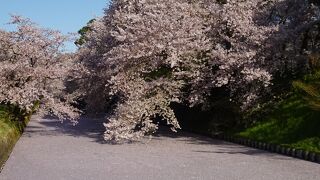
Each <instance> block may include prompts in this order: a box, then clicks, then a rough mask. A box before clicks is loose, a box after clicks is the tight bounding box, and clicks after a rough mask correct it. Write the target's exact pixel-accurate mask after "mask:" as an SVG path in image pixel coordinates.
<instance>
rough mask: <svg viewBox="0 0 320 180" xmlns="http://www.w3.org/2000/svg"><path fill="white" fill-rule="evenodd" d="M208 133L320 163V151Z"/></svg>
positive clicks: (213, 136)
mask: <svg viewBox="0 0 320 180" xmlns="http://www.w3.org/2000/svg"><path fill="white" fill-rule="evenodd" d="M207 135H209V136H210V137H211V138H215V139H221V140H224V141H228V142H232V143H236V144H241V145H244V146H249V147H253V148H256V149H261V150H265V151H269V152H273V153H277V154H281V155H285V156H290V157H294V158H298V159H302V160H306V161H310V162H314V163H319V164H320V153H316V152H310V151H305V150H301V149H294V148H290V147H285V146H281V145H277V144H272V143H266V142H261V141H255V140H250V139H246V138H242V137H234V136H228V135H223V134H220V135H213V134H207Z"/></svg>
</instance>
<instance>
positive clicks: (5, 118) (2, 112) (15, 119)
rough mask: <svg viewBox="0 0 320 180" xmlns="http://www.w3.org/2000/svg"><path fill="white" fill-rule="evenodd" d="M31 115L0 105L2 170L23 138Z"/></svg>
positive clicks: (0, 157) (0, 159)
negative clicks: (21, 137)
mask: <svg viewBox="0 0 320 180" xmlns="http://www.w3.org/2000/svg"><path fill="white" fill-rule="evenodd" d="M29 119H30V114H26V113H24V112H22V111H20V110H19V109H18V108H16V107H14V106H10V105H0V168H1V167H2V166H3V165H4V163H5V161H6V160H7V159H8V157H9V155H10V153H11V151H12V149H13V147H14V145H15V144H16V142H17V141H18V139H19V137H20V136H21V134H22V132H23V130H24V128H25V126H26V124H27V122H28V121H29Z"/></svg>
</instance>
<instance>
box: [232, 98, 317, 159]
mask: <svg viewBox="0 0 320 180" xmlns="http://www.w3.org/2000/svg"><path fill="white" fill-rule="evenodd" d="M236 135H237V136H240V137H246V138H249V139H253V140H258V141H263V142H269V143H275V144H279V145H284V146H287V147H292V148H296V149H303V150H308V151H313V152H318V153H320V112H319V111H316V110H314V109H312V108H311V107H310V106H309V104H308V102H306V99H305V98H304V97H303V96H302V95H300V94H299V93H294V95H292V96H291V97H289V98H287V99H285V100H283V101H282V102H279V103H278V104H276V105H275V106H274V109H273V111H272V112H271V113H270V114H269V115H267V116H265V117H264V118H263V119H261V120H259V121H258V122H257V123H255V124H253V125H252V126H251V127H249V128H247V129H244V130H242V131H240V132H238V133H236Z"/></svg>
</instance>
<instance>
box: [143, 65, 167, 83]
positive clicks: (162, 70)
mask: <svg viewBox="0 0 320 180" xmlns="http://www.w3.org/2000/svg"><path fill="white" fill-rule="evenodd" d="M143 76H144V79H145V80H146V81H152V80H155V79H158V78H170V77H172V68H170V67H166V66H161V67H159V68H158V69H156V70H154V71H151V72H149V73H145V74H144V75H143Z"/></svg>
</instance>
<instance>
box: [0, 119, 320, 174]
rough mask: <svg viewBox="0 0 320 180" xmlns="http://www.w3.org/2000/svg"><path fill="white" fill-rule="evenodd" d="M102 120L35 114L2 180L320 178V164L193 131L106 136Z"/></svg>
mask: <svg viewBox="0 0 320 180" xmlns="http://www.w3.org/2000/svg"><path fill="white" fill-rule="evenodd" d="M103 130H104V129H103V125H102V121H101V120H100V119H82V120H81V121H80V123H79V124H78V125H77V126H75V127H74V126H72V125H70V124H69V123H67V122H66V123H63V124H62V123H60V122H58V121H56V120H53V119H40V118H36V117H33V119H32V120H31V122H30V123H29V125H28V127H27V128H26V131H25V133H24V134H23V136H22V137H21V139H20V140H19V141H18V143H17V144H16V147H15V148H14V151H13V153H12V154H11V156H10V158H9V160H8V161H7V163H6V165H5V167H4V169H3V170H2V172H1V174H0V179H1V180H82V179H84V180H100V179H101V180H109V179H110V180H113V179H121V180H123V179H133V180H135V179H136V180H144V179H148V180H149V179H150V180H157V179H163V180H180V179H181V180H185V179H199V180H200V179H201V180H202V179H217V180H308V179H310V180H317V179H319V180H320V165H319V164H316V163H312V162H307V161H303V160H299V159H294V158H291V157H285V156H282V155H277V154H273V153H269V152H265V151H261V150H257V149H252V148H249V147H244V146H241V145H236V144H232V143H228V142H224V141H220V140H213V139H210V138H207V137H203V136H199V135H195V134H191V133H184V132H181V133H178V134H174V133H170V132H168V131H166V130H162V131H160V133H159V134H157V135H155V136H154V137H153V138H152V139H149V138H146V139H144V140H143V141H142V142H140V143H132V144H124V145H111V144H105V142H104V141H103V140H102V133H103Z"/></svg>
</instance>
